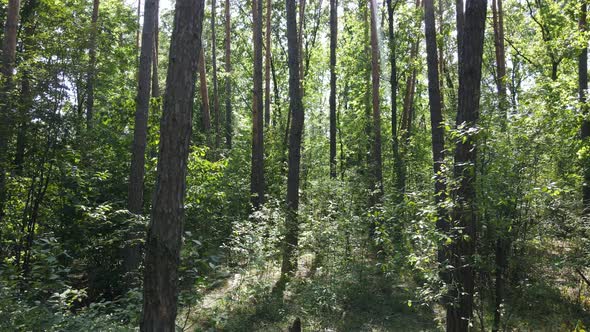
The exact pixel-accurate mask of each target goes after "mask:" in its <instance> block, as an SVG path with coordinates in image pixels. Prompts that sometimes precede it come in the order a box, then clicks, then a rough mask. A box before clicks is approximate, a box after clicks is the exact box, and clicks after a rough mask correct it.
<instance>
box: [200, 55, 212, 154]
mask: <svg viewBox="0 0 590 332" xmlns="http://www.w3.org/2000/svg"><path fill="white" fill-rule="evenodd" d="M199 82H200V84H199V91H200V92H201V109H202V112H201V117H202V118H201V126H202V127H203V128H202V129H203V132H204V133H205V136H206V140H207V144H209V143H210V141H209V139H210V138H209V132H210V130H211V112H209V90H208V89H207V70H206V68H205V50H204V49H203V45H201V54H200V55H199Z"/></svg>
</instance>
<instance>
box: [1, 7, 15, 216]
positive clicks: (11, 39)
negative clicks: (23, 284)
mask: <svg viewBox="0 0 590 332" xmlns="http://www.w3.org/2000/svg"><path fill="white" fill-rule="evenodd" d="M19 9H20V1H19V0H9V1H8V8H7V9H6V24H5V25H4V36H3V40H2V59H1V61H2V63H1V64H0V66H1V67H0V75H2V76H1V77H0V97H1V98H0V221H2V219H3V218H4V205H5V203H6V197H7V195H6V172H7V171H8V141H9V140H10V136H11V133H12V125H13V124H12V119H13V114H12V113H13V103H12V101H11V100H12V89H13V84H14V82H13V75H14V61H15V57H16V33H17V29H18V21H19V15H18V12H19Z"/></svg>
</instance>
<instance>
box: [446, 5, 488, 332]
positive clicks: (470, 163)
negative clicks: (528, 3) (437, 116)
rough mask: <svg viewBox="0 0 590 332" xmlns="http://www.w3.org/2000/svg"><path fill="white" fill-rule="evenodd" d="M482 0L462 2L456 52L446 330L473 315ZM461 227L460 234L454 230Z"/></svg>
mask: <svg viewBox="0 0 590 332" xmlns="http://www.w3.org/2000/svg"><path fill="white" fill-rule="evenodd" d="M486 5H487V4H486V0H467V4H466V10H465V16H464V30H463V32H462V36H463V42H462V43H461V46H460V52H459V63H460V65H459V68H460V69H459V100H458V102H459V106H458V110H457V130H459V131H460V133H461V137H460V138H459V139H457V142H456V147H455V161H454V162H455V165H454V176H455V179H456V181H458V183H457V185H456V186H457V187H456V188H453V199H454V202H455V203H454V204H455V207H454V211H453V220H454V222H455V223H456V225H455V227H454V229H455V231H454V233H453V234H452V239H453V241H454V242H453V244H452V255H453V257H452V259H451V263H452V264H451V265H452V266H453V267H454V269H453V271H452V280H451V282H452V286H451V287H452V289H451V297H452V298H453V299H454V300H455V302H454V303H451V304H450V306H448V307H447V331H468V326H469V321H470V320H471V319H472V317H473V292H474V274H473V273H474V268H473V263H474V262H473V259H474V254H475V246H476V241H477V225H476V222H477V215H476V214H477V211H476V201H475V199H476V197H475V195H476V191H475V161H476V156H477V154H476V133H477V131H478V129H477V122H478V118H479V97H480V92H481V66H482V56H483V41H484V28H485V18H486ZM458 229H460V230H461V233H459V231H457V230H458Z"/></svg>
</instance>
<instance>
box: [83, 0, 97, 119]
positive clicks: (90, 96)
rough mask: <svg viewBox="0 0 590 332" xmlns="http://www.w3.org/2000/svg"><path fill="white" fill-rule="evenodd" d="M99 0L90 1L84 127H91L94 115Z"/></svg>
mask: <svg viewBox="0 0 590 332" xmlns="http://www.w3.org/2000/svg"><path fill="white" fill-rule="evenodd" d="M99 6H100V0H94V1H93V2H92V20H91V22H90V38H89V40H88V56H89V58H90V59H89V61H88V72H87V74H86V95H87V96H86V127H87V128H92V117H93V115H94V79H95V78H96V38H97V37H98V36H97V34H98V8H99Z"/></svg>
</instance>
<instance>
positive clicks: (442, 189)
mask: <svg viewBox="0 0 590 332" xmlns="http://www.w3.org/2000/svg"><path fill="white" fill-rule="evenodd" d="M433 2H434V0H424V23H425V24H424V30H425V31H424V32H425V37H426V62H427V66H428V100H429V104H430V128H431V135H432V161H433V163H432V170H433V173H434V201H435V203H436V208H437V216H436V228H437V230H438V231H439V232H440V233H442V234H447V233H448V231H449V229H450V227H449V221H448V217H447V210H446V209H445V208H444V206H443V204H444V202H445V200H446V182H445V179H444V175H443V169H442V166H443V163H444V159H445V156H444V149H445V143H444V139H445V136H444V123H443V117H442V102H441V100H442V98H441V93H440V80H439V72H438V70H439V66H438V63H437V61H438V54H437V45H436V23H435V20H434V3H433ZM447 259H448V255H447V247H446V245H445V244H444V243H440V244H439V249H438V262H439V264H440V266H441V267H444V266H446V265H447V264H446V261H447ZM442 271H443V272H442V273H441V276H442V278H443V281H445V282H448V278H447V277H446V276H447V273H446V271H445V270H444V268H443V269H442Z"/></svg>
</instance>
